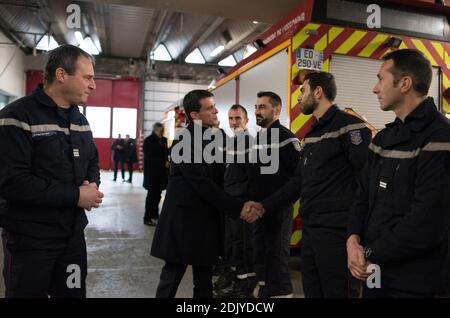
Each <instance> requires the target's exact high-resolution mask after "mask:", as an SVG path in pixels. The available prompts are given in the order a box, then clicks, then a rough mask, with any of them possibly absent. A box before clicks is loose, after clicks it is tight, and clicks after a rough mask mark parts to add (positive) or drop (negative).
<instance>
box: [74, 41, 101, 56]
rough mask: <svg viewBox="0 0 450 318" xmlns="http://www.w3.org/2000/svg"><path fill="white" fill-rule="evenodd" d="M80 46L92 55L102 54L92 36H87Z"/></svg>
mask: <svg viewBox="0 0 450 318" xmlns="http://www.w3.org/2000/svg"><path fill="white" fill-rule="evenodd" d="M79 48H80V49H82V50H84V51H86V52H87V53H89V54H91V55H98V54H100V51H99V49H98V48H97V47H96V46H95V44H94V42H93V41H92V38H91V37H90V36H87V37H85V38H84V40H83V43H81V44H80V45H79Z"/></svg>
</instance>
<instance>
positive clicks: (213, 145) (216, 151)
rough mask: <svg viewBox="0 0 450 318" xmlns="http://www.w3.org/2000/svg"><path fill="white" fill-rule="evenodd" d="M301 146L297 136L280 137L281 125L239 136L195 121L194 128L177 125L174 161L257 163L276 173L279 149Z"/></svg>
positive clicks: (245, 132) (270, 172) (265, 170)
mask: <svg viewBox="0 0 450 318" xmlns="http://www.w3.org/2000/svg"><path fill="white" fill-rule="evenodd" d="M291 143H292V144H293V146H294V147H295V148H296V149H297V150H300V143H299V141H298V139H296V138H289V139H286V140H282V141H280V132H279V129H278V128H270V129H262V130H260V131H259V132H258V133H257V132H256V130H254V129H247V130H245V131H241V132H240V133H238V134H237V135H236V137H234V138H233V137H229V136H227V135H226V134H225V133H224V132H223V131H222V130H220V129H218V128H202V126H201V122H196V124H194V125H193V132H191V131H190V130H188V129H186V128H178V129H176V133H175V142H174V145H173V147H172V150H171V160H172V162H173V163H176V164H179V163H206V164H212V163H258V164H260V166H261V167H260V169H261V170H260V172H261V174H274V173H276V172H277V171H278V169H279V166H280V149H281V148H283V147H288V146H292V145H289V144H291Z"/></svg>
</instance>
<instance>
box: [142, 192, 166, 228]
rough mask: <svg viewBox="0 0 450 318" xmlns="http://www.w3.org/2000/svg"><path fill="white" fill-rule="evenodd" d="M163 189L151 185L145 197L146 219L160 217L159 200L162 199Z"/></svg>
mask: <svg viewBox="0 0 450 318" xmlns="http://www.w3.org/2000/svg"><path fill="white" fill-rule="evenodd" d="M162 191H163V190H162V189H160V188H158V187H154V186H150V189H149V190H148V191H147V197H146V198H145V215H144V220H150V219H158V217H159V201H161V193H162Z"/></svg>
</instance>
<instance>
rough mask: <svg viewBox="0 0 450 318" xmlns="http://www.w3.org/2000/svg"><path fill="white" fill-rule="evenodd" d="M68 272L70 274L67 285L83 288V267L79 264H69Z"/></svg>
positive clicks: (71, 287) (72, 287)
mask: <svg viewBox="0 0 450 318" xmlns="http://www.w3.org/2000/svg"><path fill="white" fill-rule="evenodd" d="M66 273H70V275H69V276H68V277H67V279H66V285H67V288H69V289H74V288H81V269H80V265H78V264H70V265H68V266H67V269H66Z"/></svg>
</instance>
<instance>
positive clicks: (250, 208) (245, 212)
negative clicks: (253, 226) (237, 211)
mask: <svg viewBox="0 0 450 318" xmlns="http://www.w3.org/2000/svg"><path fill="white" fill-rule="evenodd" d="M265 212H266V210H264V207H263V205H262V204H261V203H259V202H254V201H247V202H245V204H244V206H243V207H242V211H241V219H242V220H244V221H246V222H248V223H253V222H255V221H256V220H257V219H259V218H261V217H262V216H263V214H264V213H265Z"/></svg>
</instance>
